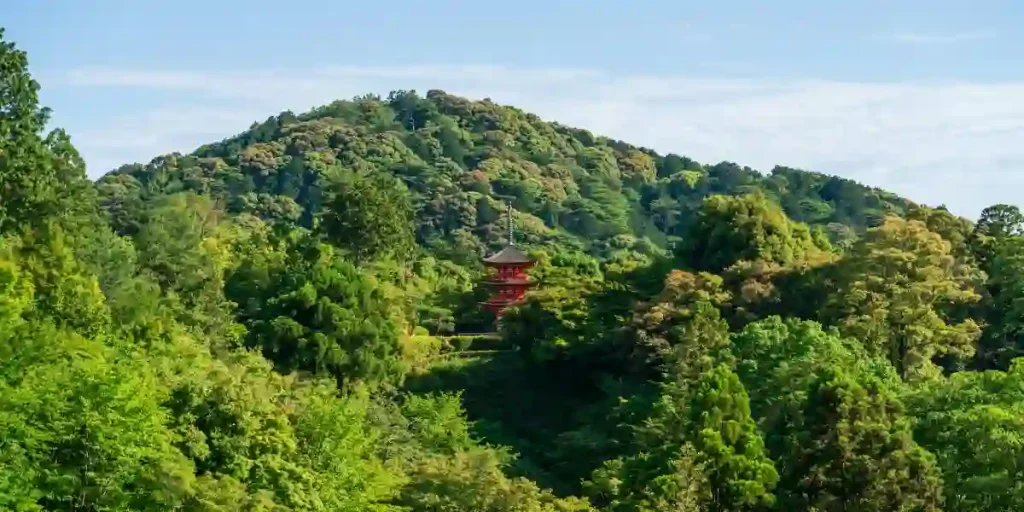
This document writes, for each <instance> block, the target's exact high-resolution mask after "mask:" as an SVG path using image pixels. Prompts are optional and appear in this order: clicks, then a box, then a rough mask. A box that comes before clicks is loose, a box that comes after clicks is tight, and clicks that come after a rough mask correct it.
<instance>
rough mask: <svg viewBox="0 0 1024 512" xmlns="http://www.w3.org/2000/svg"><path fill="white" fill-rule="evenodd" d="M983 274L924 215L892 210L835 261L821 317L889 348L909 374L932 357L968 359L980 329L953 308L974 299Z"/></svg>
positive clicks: (929, 365)
mask: <svg viewBox="0 0 1024 512" xmlns="http://www.w3.org/2000/svg"><path fill="white" fill-rule="evenodd" d="M980 278H981V275H980V273H979V272H978V271H977V268H976V267H974V266H973V265H970V264H969V263H968V262H965V261H963V260H962V259H961V258H958V257H957V256H956V255H954V254H953V253H952V248H951V245H950V243H949V242H948V241H946V240H944V239H943V238H942V237H941V236H939V235H938V234H936V233H933V232H931V231H929V230H928V228H927V227H925V226H924V224H923V223H921V222H919V221H906V220H902V219H898V218H895V217H890V218H888V219H886V221H885V223H884V224H883V225H882V226H879V227H877V228H873V229H871V230H869V231H868V232H867V233H866V234H865V235H864V237H863V238H862V239H861V240H859V241H858V242H857V243H856V245H854V247H853V248H852V249H851V250H850V253H849V254H848V255H846V257H844V258H843V259H842V260H841V261H840V262H839V263H838V264H837V266H836V275H835V277H834V283H835V284H834V286H835V291H834V292H833V293H832V294H831V295H830V297H829V299H828V301H827V303H826V304H825V307H824V308H823V309H822V310H821V311H822V313H821V314H822V317H823V319H824V320H825V321H826V322H828V323H831V324H833V325H837V326H838V327H839V328H840V330H841V331H842V332H843V333H844V334H846V335H848V336H851V337H853V338H856V339H857V340H860V341H861V343H864V345H865V346H866V347H867V348H868V349H869V352H870V353H872V354H880V355H884V356H885V357H887V358H888V359H889V361H890V362H891V363H892V364H893V365H894V366H895V367H896V369H897V371H898V372H899V374H900V375H901V376H902V377H904V378H918V377H923V376H926V375H930V374H932V373H934V371H935V365H934V364H933V360H934V359H935V358H937V357H939V356H947V357H950V358H952V359H953V360H963V359H964V358H967V357H970V356H971V355H973V353H974V348H975V347H974V343H975V341H976V340H977V338H978V336H979V335H980V333H981V330H980V328H979V327H978V324H977V322H975V321H974V320H973V319H971V318H958V316H957V315H954V314H951V313H952V312H953V311H955V308H957V307H962V306H964V305H970V304H973V303H976V302H977V301H978V300H979V298H980V296H979V295H978V293H977V291H976V287H977V286H978V285H979V284H980Z"/></svg>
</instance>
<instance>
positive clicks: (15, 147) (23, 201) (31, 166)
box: [0, 27, 94, 235]
mask: <svg viewBox="0 0 1024 512" xmlns="http://www.w3.org/2000/svg"><path fill="white" fill-rule="evenodd" d="M3 35H4V33H3V28H2V27H0V112H2V113H3V114H2V115H0V193H2V194H3V197H2V200H0V235H3V234H8V233H16V232H22V231H24V230H26V229H30V228H32V227H36V226H38V225H39V223H40V222H43V221H46V220H50V221H53V220H55V219H60V220H64V218H67V220H68V221H70V222H73V219H74V218H75V216H76V215H78V214H80V213H82V212H83V211H87V210H88V208H89V207H90V206H92V205H93V204H94V203H91V202H90V201H87V200H85V199H86V198H87V197H91V196H90V194H89V192H91V187H90V185H89V182H88V181H87V180H86V177H85V164H84V163H83V162H82V159H81V158H80V157H79V156H78V152H77V151H75V149H74V148H73V147H72V146H71V143H70V141H69V140H68V136H67V134H65V133H64V132H63V131H62V130H59V129H58V130H54V131H52V132H50V133H49V134H45V135H44V134H43V130H44V129H45V128H46V123H47V121H48V120H49V117H50V109H48V108H45V107H41V106H40V105H39V98H38V93H39V83H38V82H36V81H35V80H34V79H33V78H32V76H31V75H30V74H29V72H28V59H27V56H26V55H25V52H23V51H21V50H18V49H17V48H16V47H15V45H14V43H11V42H9V41H5V40H4V38H3Z"/></svg>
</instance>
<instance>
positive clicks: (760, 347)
mask: <svg viewBox="0 0 1024 512" xmlns="http://www.w3.org/2000/svg"><path fill="white" fill-rule="evenodd" d="M38 90H39V84H37V83H36V82H35V81H34V80H33V79H32V77H31V75H30V74H29V72H28V59H27V56H26V55H25V54H24V53H23V52H21V51H19V50H18V49H17V48H16V47H15V46H14V45H13V44H12V43H9V42H5V41H4V40H3V32H2V31H0V510H15V511H41V510H55V511H86V510H88V511H100V510H104V511H106V510H112V511H124V510H132V511H145V512H149V511H154V512H155V511H167V510H189V511H193V510H194V511H203V512H215V511H216V512H228V511H230V512H242V511H274V512H285V511H288V512H290V511H318V512H319V511H324V512H326V511H332V512H334V511H342V512H368V511H372V512H419V511H424V512H439V511H444V512H595V511H598V510H600V511H607V512H668V511H688V512H754V511H758V512H788V511H804V510H815V511H822V512H843V511H851V510H856V511H864V512H890V511H894V510H900V511H908V512H909V511H920V512H938V511H940V510H947V511H952V512H990V511H1016V510H1024V487H1022V484H1021V482H1022V481H1024V468H1022V467H1021V465H1020V463H1019V461H1020V460H1022V459H1024V443H1022V442H1021V441H1020V440H1021V439H1024V421H1022V418H1024V392H1022V391H1024V359H1021V357H1022V356H1024V321H1022V319H1024V310H1022V309H1021V308H1022V305H1024V214H1022V213H1021V211H1020V210H1019V209H1018V208H1016V207H1013V206H1008V205H993V206H991V207H989V208H986V209H985V210H984V211H983V212H982V213H981V215H980V218H979V221H978V222H977V223H975V224H972V223H970V222H968V221H966V220H964V219H962V218H958V217H956V216H954V215H952V214H950V213H949V212H948V211H946V210H944V209H941V208H938V209H935V208H928V207H923V206H918V205H914V204H912V203H910V202H908V201H906V200H903V199H900V198H898V197H895V196H893V195H891V194H888V193H885V192H883V191H878V190H874V189H870V188H866V187H863V186H860V185H858V184H856V183H853V182H850V181H846V180H842V179H839V178H834V177H827V176H823V175H819V174H814V173H809V172H804V171H797V170H792V169H782V168H778V169H775V170H774V171H773V172H772V173H771V174H770V175H768V176H762V175H760V174H758V173H756V172H754V171H752V170H749V169H744V168H740V167H738V166H736V165H733V164H729V163H722V164H717V165H712V166H704V165H700V164H698V163H696V162H693V161H691V160H688V159H686V158H683V157H679V156H675V155H666V156H660V155H657V154H654V153H653V152H650V151H647V150H643V149H641V148H635V147H632V146H629V145H627V144H625V143H621V142H617V141H611V140H606V139H602V138H600V137H595V136H593V135H591V134H589V133H587V132H585V131H583V130H578V129H570V128H565V127H562V126H559V125H556V124H552V123H545V122H542V121H540V120H539V119H537V118H536V117H534V116H531V115H529V114H525V113H523V112H520V111H518V110H516V109H514V108H511V107H500V106H497V105H494V104H493V103H491V102H487V101H484V102H470V101H466V100H463V99H460V98H456V97H452V96H449V95H446V94H444V93H441V92H431V93H429V94H428V96H427V98H425V99H424V98H419V97H417V96H415V95H413V94H412V93H396V94H394V95H392V97H391V99H389V100H388V101H382V100H380V99H376V98H360V99H357V100H354V101H341V102H337V103H334V104H332V105H329V106H327V107H323V108H321V109H317V110H315V111H313V112H311V113H308V114H304V115H301V116H296V115H293V114H289V113H285V114H282V115H280V116H277V117H274V118H271V119H269V120H268V121H267V122H265V123H262V124H257V125H254V126H253V128H252V129H250V130H249V131H247V132H245V133H243V134H241V135H239V136H237V137H234V138H231V139H228V140H226V141H222V142H220V143H217V144H212V145H208V146H204V147H202V148H200V149H198V150H197V151H196V152H195V153H194V154H192V155H165V156H162V157H158V158H156V159H154V160H153V161H152V162H150V163H149V164H146V165H139V164H133V165H128V166H125V167H123V168H121V169H119V170H117V171H115V172H112V173H110V174H108V175H106V176H104V177H103V178H102V179H100V180H99V181H98V182H96V183H92V182H90V181H89V180H88V179H87V178H86V175H85V172H84V163H83V162H82V160H81V158H80V157H79V156H78V153H77V152H76V151H75V149H74V146H73V144H72V139H71V138H70V137H69V136H68V134H66V133H64V132H63V131H60V130H55V131H52V132H46V131H45V126H46V123H47V117H48V113H49V111H48V110H46V109H45V108H43V107H42V106H41V105H39V102H38ZM681 143H685V141H682V142H681ZM504 201H509V202H511V203H512V205H513V206H514V208H515V221H516V224H517V226H518V229H519V231H520V233H521V235H520V236H518V237H517V238H518V239H519V240H522V241H523V244H522V245H523V246H524V249H525V250H527V251H528V252H529V254H530V255H531V256H533V257H535V258H536V259H537V265H536V267H534V268H533V269H532V270H531V276H532V277H533V278H534V279H536V281H537V284H538V286H537V287H536V289H534V290H533V291H531V292H530V293H529V294H528V295H527V296H526V298H525V300H524V301H523V302H522V303H520V304H517V305H515V306H514V307H512V308H511V309H510V310H509V311H508V312H507V315H506V316H505V317H503V319H502V322H501V323H500V326H499V330H498V332H497V333H495V334H494V335H491V336H476V335H473V336H469V335H462V336H459V335H452V333H453V332H467V331H470V332H474V331H476V332H478V331H479V330H481V329H486V328H488V327H489V326H491V325H493V323H492V322H493V320H494V319H493V317H492V316H490V315H489V314H487V313H486V312H484V311H482V310H481V307H480V304H479V301H480V300H481V299H482V298H483V296H484V295H483V294H485V293H486V290H485V289H483V288H482V287H481V286H480V281H481V279H482V278H483V269H482V268H481V267H480V262H479V256H480V255H482V254H483V253H485V252H486V251H489V250H493V249H495V248H497V247H499V246H500V245H501V244H502V242H503V239H504V238H505V236H506V235H507V233H506V228H505V227H504V226H505V224H504V222H503V221H504V219H502V217H501V212H502V211H503V202H504Z"/></svg>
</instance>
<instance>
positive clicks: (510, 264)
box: [483, 204, 537, 323]
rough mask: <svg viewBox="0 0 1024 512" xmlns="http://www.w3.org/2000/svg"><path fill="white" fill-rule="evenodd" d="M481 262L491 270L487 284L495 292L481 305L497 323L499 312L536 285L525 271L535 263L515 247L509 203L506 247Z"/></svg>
mask: <svg viewBox="0 0 1024 512" xmlns="http://www.w3.org/2000/svg"><path fill="white" fill-rule="evenodd" d="M483 262H484V265H486V266H488V267H490V268H493V269H494V271H493V272H492V273H491V278H490V279H489V280H488V281H487V284H488V285H490V286H491V287H492V288H494V289H495V292H496V294H495V295H493V296H492V297H491V298H490V299H488V300H487V302H484V303H483V304H484V307H485V308H487V310H488V311H490V312H492V313H494V315H495V318H496V321H495V323H497V321H498V320H501V315H502V313H504V312H505V310H506V309H507V308H508V307H509V306H512V305H513V304H516V303H518V302H519V301H521V300H523V296H524V295H526V290H527V289H528V288H530V287H531V286H533V285H535V284H536V282H534V281H531V280H530V276H529V275H527V273H526V270H528V269H529V268H531V267H533V266H534V265H535V264H536V263H537V262H536V261H534V260H533V259H530V257H529V256H527V255H526V254H524V253H523V251H520V250H519V249H517V248H516V246H515V241H514V239H513V233H512V205H511V204H510V205H509V207H508V246H506V247H505V248H504V249H502V250H501V251H499V252H498V253H497V254H494V255H491V256H490V257H487V258H484V260H483Z"/></svg>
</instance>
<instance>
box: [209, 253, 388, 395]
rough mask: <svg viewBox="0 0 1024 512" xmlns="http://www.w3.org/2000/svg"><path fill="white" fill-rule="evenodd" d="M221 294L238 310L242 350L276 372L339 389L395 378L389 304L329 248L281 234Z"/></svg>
mask: <svg viewBox="0 0 1024 512" xmlns="http://www.w3.org/2000/svg"><path fill="white" fill-rule="evenodd" d="M271 247H274V245H271ZM226 290H227V294H228V297H229V298H230V299H232V300H234V301H236V302H237V303H239V305H240V312H239V320H240V321H241V322H242V323H243V324H244V325H245V326H246V327H247V329H248V331H249V332H248V336H247V344H248V345H250V346H253V347H258V348H260V349H261V350H262V351H263V354H264V355H265V356H266V357H267V358H268V359H270V360H271V361H274V363H275V365H276V366H277V367H278V369H280V370H281V371H285V372H288V371H294V370H301V371H309V372H316V373H320V374H325V375H331V376H333V377H334V378H335V379H337V381H338V382H339V383H340V384H343V385H345V386H349V385H352V384H354V383H356V382H365V383H370V384H379V383H385V382H390V383H394V382H397V381H399V380H400V378H401V376H402V368H403V366H402V360H401V357H400V344H399V338H398V336H399V329H398V324H397V320H398V318H397V316H396V311H395V309H394V307H393V304H392V302H391V301H390V300H389V297H388V296H387V295H386V294H385V293H384V290H383V289H382V287H381V286H380V285H379V284H378V283H376V282H375V280H374V279H372V278H371V277H370V276H367V275H365V274H363V273H361V272H360V271H359V269H357V268H356V267H355V266H354V265H352V264H351V263H349V262H348V261H346V260H344V259H342V258H340V257H339V256H338V255H337V254H335V251H334V250H333V249H332V248H331V246H329V245H326V244H321V243H318V242H317V241H316V240H314V239H312V238H310V237H308V236H305V235H302V234H298V233H297V234H286V235H285V238H284V239H283V240H281V241H280V242H279V249H278V250H271V251H265V250H264V251H261V252H257V253H255V254H252V255H251V256H250V257H248V258H246V259H245V260H244V261H242V262H241V264H240V265H239V267H238V269H237V270H236V271H235V272H233V273H232V274H231V275H230V276H229V278H228V283H227V288H226Z"/></svg>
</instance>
